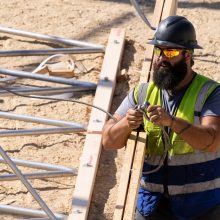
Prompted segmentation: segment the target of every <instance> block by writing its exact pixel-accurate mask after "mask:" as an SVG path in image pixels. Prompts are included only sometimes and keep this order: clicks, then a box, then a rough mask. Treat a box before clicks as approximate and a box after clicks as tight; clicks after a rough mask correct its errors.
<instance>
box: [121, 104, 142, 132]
mask: <svg viewBox="0 0 220 220" xmlns="http://www.w3.org/2000/svg"><path fill="white" fill-rule="evenodd" d="M125 120H126V122H127V126H128V127H129V128H130V129H132V130H133V129H136V128H138V127H139V126H140V125H141V123H142V122H143V113H141V112H139V111H137V110H135V109H132V108H130V109H129V110H128V111H127V113H126V116H125Z"/></svg>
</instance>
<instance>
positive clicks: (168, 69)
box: [102, 16, 220, 220]
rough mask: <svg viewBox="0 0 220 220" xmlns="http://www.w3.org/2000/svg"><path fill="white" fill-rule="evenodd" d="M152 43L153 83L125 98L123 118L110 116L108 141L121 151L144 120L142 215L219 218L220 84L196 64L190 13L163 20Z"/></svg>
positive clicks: (166, 219)
mask: <svg viewBox="0 0 220 220" xmlns="http://www.w3.org/2000/svg"><path fill="white" fill-rule="evenodd" d="M148 43H149V44H153V45H154V54H155V56H156V59H155V61H154V64H153V74H152V82H149V83H146V84H142V85H139V86H137V87H136V88H135V89H134V90H133V91H131V92H130V93H129V94H128V96H127V97H126V98H125V99H124V101H123V102H122V103H121V105H120V106H119V108H118V109H117V110H116V112H115V114H114V117H115V118H116V119H117V121H115V120H113V119H110V120H109V121H108V122H107V123H106V125H105V127H104V129H103V139H102V143H103V146H104V148H105V149H119V148H122V147H123V146H125V145H126V142H127V139H128V136H129V135H130V133H131V131H132V130H134V129H137V128H139V126H140V125H141V124H143V128H144V130H145V131H146V134H147V144H146V158H145V162H144V166H143V175H142V178H141V183H140V188H139V192H138V199H137V208H136V220H144V219H147V220H173V219H179V220H191V219H196V220H207V219H208V220H219V219H220V149H219V148H220V86H219V83H217V82H215V81H213V80H211V79H209V78H207V77H205V76H202V75H200V74H198V73H196V72H195V71H194V70H193V69H192V66H193V64H194V59H193V53H194V49H200V48H201V47H200V46H199V45H198V44H197V41H196V34H195V29H194V27H193V25H192V23H191V22H190V21H188V20H187V19H186V18H185V17H182V16H169V17H168V18H166V19H165V20H163V21H161V22H160V24H159V25H158V27H157V29H156V32H155V35H154V38H153V39H152V40H151V41H149V42H148ZM143 96H144V99H143ZM139 98H142V99H143V100H144V102H142V103H140V101H139ZM143 103H144V104H143ZM146 103H147V104H146ZM137 104H138V107H139V108H137V107H135V106H137ZM143 116H146V117H143ZM166 134H168V135H169V136H167V135H166ZM167 137H168V139H167ZM167 140H168V141H167Z"/></svg>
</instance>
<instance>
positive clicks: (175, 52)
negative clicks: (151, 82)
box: [154, 47, 183, 59]
mask: <svg viewBox="0 0 220 220" xmlns="http://www.w3.org/2000/svg"><path fill="white" fill-rule="evenodd" d="M181 51H183V49H162V48H159V47H154V53H155V54H156V55H157V56H158V57H160V56H161V53H163V54H164V56H165V57H167V58H169V59H170V58H173V57H177V56H179V54H180V52H181Z"/></svg>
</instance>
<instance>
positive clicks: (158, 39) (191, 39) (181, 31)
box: [148, 16, 202, 49]
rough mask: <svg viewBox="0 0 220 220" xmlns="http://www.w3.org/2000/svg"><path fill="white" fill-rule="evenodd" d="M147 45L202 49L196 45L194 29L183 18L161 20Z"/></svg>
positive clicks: (173, 17)
mask: <svg viewBox="0 0 220 220" xmlns="http://www.w3.org/2000/svg"><path fill="white" fill-rule="evenodd" d="M148 44H153V45H155V46H164V47H172V48H183V49H201V48H202V47H201V46H199V45H198V44H197V40H196V32H195V28H194V27H193V25H192V23H191V22H190V21H188V20H187V19H186V18H185V17H183V16H169V17H167V18H166V19H164V20H162V21H161V22H160V24H159V25H158V27H157V29H156V32H155V34H154V38H153V39H151V41H149V42H148Z"/></svg>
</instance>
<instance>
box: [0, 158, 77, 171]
mask: <svg viewBox="0 0 220 220" xmlns="http://www.w3.org/2000/svg"><path fill="white" fill-rule="evenodd" d="M11 160H12V161H13V162H14V163H15V164H16V165H18V166H23V167H31V168H36V169H42V170H49V171H70V172H71V171H72V172H75V171H76V169H73V168H69V167H64V166H61V165H55V164H49V163H42V162H36V161H30V160H20V159H14V158H11ZM0 163H6V161H5V160H4V159H3V158H1V157H0Z"/></svg>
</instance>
